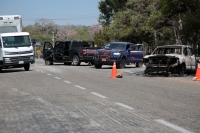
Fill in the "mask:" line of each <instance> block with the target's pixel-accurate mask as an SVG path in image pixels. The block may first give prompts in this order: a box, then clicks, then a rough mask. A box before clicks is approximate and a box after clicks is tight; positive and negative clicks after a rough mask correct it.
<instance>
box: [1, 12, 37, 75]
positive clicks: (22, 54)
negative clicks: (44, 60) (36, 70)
mask: <svg viewBox="0 0 200 133" xmlns="http://www.w3.org/2000/svg"><path fill="white" fill-rule="evenodd" d="M21 31H22V24H21V16H20V15H7V16H5V15H4V16H0V72H2V69H7V68H18V67H24V69H25V70H26V71H28V70H29V69H30V64H33V63H35V58H34V49H33V46H32V42H31V38H30V35H29V33H28V32H21ZM33 43H35V42H33Z"/></svg>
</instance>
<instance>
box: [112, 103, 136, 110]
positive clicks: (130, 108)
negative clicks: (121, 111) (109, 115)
mask: <svg viewBox="0 0 200 133" xmlns="http://www.w3.org/2000/svg"><path fill="white" fill-rule="evenodd" d="M115 104H117V105H119V106H121V107H124V108H127V109H129V110H133V109H134V108H132V107H130V106H128V105H125V104H123V103H115Z"/></svg>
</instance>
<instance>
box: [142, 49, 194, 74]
mask: <svg viewBox="0 0 200 133" xmlns="http://www.w3.org/2000/svg"><path fill="white" fill-rule="evenodd" d="M143 62H144V65H145V66H146V69H145V71H144V73H145V75H153V74H162V75H165V76H169V74H178V75H179V76H184V74H185V73H186V72H192V71H195V70H196V66H197V61H196V58H195V55H194V50H193V49H192V47H191V46H187V45H165V46H158V47H157V48H156V49H155V50H154V51H153V52H152V54H151V55H146V56H144V58H143Z"/></svg>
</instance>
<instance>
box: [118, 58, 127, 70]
mask: <svg viewBox="0 0 200 133" xmlns="http://www.w3.org/2000/svg"><path fill="white" fill-rule="evenodd" d="M125 66H126V60H125V59H122V60H121V61H120V63H118V64H117V69H122V68H125Z"/></svg>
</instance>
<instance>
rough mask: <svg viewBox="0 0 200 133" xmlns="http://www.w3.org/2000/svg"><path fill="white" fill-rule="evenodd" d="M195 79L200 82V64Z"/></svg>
mask: <svg viewBox="0 0 200 133" xmlns="http://www.w3.org/2000/svg"><path fill="white" fill-rule="evenodd" d="M194 79H195V80H198V81H200V62H199V63H198V66H197V71H196V75H195V77H194Z"/></svg>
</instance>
